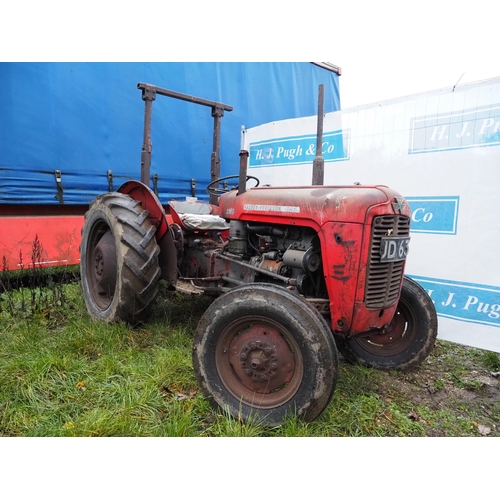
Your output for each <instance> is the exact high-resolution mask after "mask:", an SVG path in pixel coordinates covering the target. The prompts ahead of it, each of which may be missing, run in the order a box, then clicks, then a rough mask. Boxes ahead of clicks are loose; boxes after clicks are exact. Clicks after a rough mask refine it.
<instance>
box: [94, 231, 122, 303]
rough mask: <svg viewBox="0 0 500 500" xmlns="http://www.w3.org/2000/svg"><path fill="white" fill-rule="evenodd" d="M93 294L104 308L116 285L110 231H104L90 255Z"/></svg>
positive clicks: (115, 270)
mask: <svg viewBox="0 0 500 500" xmlns="http://www.w3.org/2000/svg"><path fill="white" fill-rule="evenodd" d="M90 264H91V273H92V278H93V279H92V281H93V291H92V293H93V295H94V298H95V299H96V303H97V304H98V305H99V306H100V307H102V308H105V307H107V306H108V305H109V303H110V301H111V300H112V298H113V296H114V293H115V287H116V273H117V265H116V247H115V242H114V238H113V234H112V233H111V231H106V233H104V235H103V236H102V238H101V239H100V240H99V242H98V243H97V245H96V246H95V247H94V250H93V251H92V254H91V256H90Z"/></svg>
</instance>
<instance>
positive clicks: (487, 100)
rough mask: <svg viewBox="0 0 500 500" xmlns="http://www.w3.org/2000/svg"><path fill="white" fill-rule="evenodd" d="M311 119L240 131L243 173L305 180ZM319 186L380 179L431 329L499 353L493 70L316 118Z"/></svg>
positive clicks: (497, 95)
mask: <svg viewBox="0 0 500 500" xmlns="http://www.w3.org/2000/svg"><path fill="white" fill-rule="evenodd" d="M316 128H317V118H316V117H315V116H313V117H307V118H299V119H293V120H284V121H278V122H272V123H267V124H265V125H261V126H259V127H254V128H251V129H248V130H246V132H245V134H244V136H245V149H247V150H248V151H249V152H250V158H249V174H250V175H254V176H256V177H259V178H260V181H261V184H270V185H273V186H298V185H310V184H311V177H312V161H313V159H314V157H315V156H316V151H315V146H316ZM322 149H323V150H322V154H323V157H324V159H325V185H330V186H335V185H336V186H338V185H352V184H354V183H357V182H359V183H361V184H363V185H376V184H385V185H387V186H389V187H391V188H393V189H396V190H397V191H399V192H400V193H401V194H402V195H403V196H405V197H406V199H407V200H408V201H409V203H410V206H411V209H412V225H411V236H412V240H411V244H410V252H409V256H408V261H407V266H406V274H407V275H408V276H410V277H413V278H414V279H415V280H416V281H418V282H419V283H420V284H421V285H422V286H423V287H424V288H425V289H426V290H427V292H428V293H429V294H430V296H431V298H432V299H433V300H434V303H435V305H436V310H437V313H438V316H439V337H440V338H442V339H447V340H451V341H454V342H458V343H461V344H465V345H469V346H474V347H478V348H482V349H488V350H491V351H495V352H500V258H499V246H500V245H499V243H500V236H499V235H500V233H499V229H500V210H499V208H500V207H499V206H498V205H497V201H500V190H499V187H500V175H499V171H498V170H497V169H500V78H495V79H492V80H485V81H482V82H477V83H473V84H467V85H462V86H458V87H456V88H455V89H452V88H450V89H443V90H437V91H433V92H428V93H423V94H417V95H414V96H408V97H405V98H399V99H393V100H389V101H384V102H380V103H375V104H370V105H367V106H361V107H356V108H351V109H347V110H343V111H338V112H335V113H327V114H326V115H325V117H324V132H323V148H322Z"/></svg>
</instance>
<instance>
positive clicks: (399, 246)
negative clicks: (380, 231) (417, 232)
mask: <svg viewBox="0 0 500 500" xmlns="http://www.w3.org/2000/svg"><path fill="white" fill-rule="evenodd" d="M409 244H410V238H409V237H407V236H383V237H382V239H381V242H380V262H398V261H400V260H405V259H406V256H407V255H408V247H409Z"/></svg>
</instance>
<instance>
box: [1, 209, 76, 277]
mask: <svg viewBox="0 0 500 500" xmlns="http://www.w3.org/2000/svg"><path fill="white" fill-rule="evenodd" d="M82 226H83V216H80V215H68V216H38V217H34V216H25V217H22V216H20V217H0V266H1V268H4V263H5V264H6V266H7V269H8V270H18V269H21V268H22V267H24V268H26V267H32V266H33V264H35V265H41V266H44V267H45V266H67V265H72V264H79V263H80V243H81V230H82ZM37 242H38V244H39V245H40V246H39V247H38V248H39V250H38V251H37ZM4 259H5V260H4Z"/></svg>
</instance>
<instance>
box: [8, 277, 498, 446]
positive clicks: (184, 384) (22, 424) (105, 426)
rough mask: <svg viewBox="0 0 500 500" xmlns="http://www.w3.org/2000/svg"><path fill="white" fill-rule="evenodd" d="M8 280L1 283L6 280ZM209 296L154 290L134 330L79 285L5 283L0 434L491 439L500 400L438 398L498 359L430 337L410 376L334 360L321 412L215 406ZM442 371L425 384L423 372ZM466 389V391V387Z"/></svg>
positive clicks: (465, 386) (474, 384) (477, 387)
mask: <svg viewBox="0 0 500 500" xmlns="http://www.w3.org/2000/svg"><path fill="white" fill-rule="evenodd" d="M3 283H4V284H5V281H4V282H3ZM210 300H211V299H210V298H207V297H195V298H192V297H191V298H189V297H184V296H181V295H179V294H176V293H172V292H167V291H165V290H162V292H161V294H160V297H159V299H158V300H157V303H156V305H155V308H154V314H153V315H152V317H151V318H150V320H149V321H148V323H147V324H145V325H143V326H142V327H140V328H135V329H131V328H129V327H128V326H127V325H125V324H113V325H108V324H104V323H98V322H93V321H91V320H90V319H89V317H88V315H87V312H86V309H85V306H84V302H83V298H82V294H81V289H80V284H79V283H78V282H72V283H68V284H58V285H57V286H52V288H50V287H45V288H35V289H34V290H32V289H26V288H21V289H12V288H10V289H7V287H5V286H4V289H3V293H2V294H1V295H0V435H1V436H169V437H207V436H225V437H257V436H272V437H318V436H323V437H329V436H336V437H338V436H477V435H478V424H484V425H488V426H489V427H490V429H491V433H490V435H491V436H499V435H500V432H499V431H500V424H499V420H500V419H499V415H500V405H499V402H498V400H494V399H493V400H492V401H489V400H486V399H483V400H481V403H480V404H479V403H474V401H471V402H468V401H467V400H460V399H453V398H451V399H449V400H447V399H446V398H443V399H442V400H440V401H439V404H438V403H435V402H433V401H431V400H429V399H428V398H422V397H419V395H422V394H426V395H428V394H429V393H430V394H432V396H433V397H438V396H439V395H440V394H441V393H443V391H446V390H451V389H453V390H455V391H459V392H458V394H462V393H460V391H466V392H467V394H469V393H471V394H476V393H477V394H479V395H480V394H481V391H484V389H485V388H484V387H483V385H484V384H483V383H482V382H481V381H478V380H476V379H474V378H471V377H470V370H469V368H468V366H469V365H470V363H474V366H475V367H476V368H477V367H479V368H482V369H484V371H485V372H487V370H497V369H498V356H497V355H496V354H494V353H486V352H485V351H481V350H478V349H470V348H465V347H463V346H458V345H456V344H451V343H448V342H438V344H437V346H436V348H435V350H434V352H433V354H432V355H431V357H430V358H429V359H428V360H427V361H426V362H425V363H424V364H423V365H422V367H421V369H419V370H417V372H415V373H414V374H400V373H396V372H393V373H385V372H379V371H376V370H372V369H368V368H364V367H362V366H352V365H349V364H347V363H345V362H343V361H342V362H341V363H340V366H339V377H338V383H337V388H336V391H335V394H334V396H333V399H332V401H331V403H330V404H329V405H328V407H327V408H326V410H325V411H324V412H323V413H322V414H321V415H320V417H319V418H318V419H316V420H315V421H313V422H309V423H306V422H303V421H302V420H300V419H297V418H295V417H293V416H290V418H288V419H287V420H286V421H285V423H284V425H282V426H280V427H276V428H271V429H269V428H264V427H262V426H261V425H259V423H258V422H253V421H252V420H250V421H247V422H242V421H240V420H238V419H236V418H234V417H231V416H230V414H229V413H228V412H227V411H225V410H224V409H220V410H214V409H212V408H211V407H210V405H209V404H208V402H207V400H206V399H205V398H204V397H203V396H202V395H201V393H200V391H199V389H198V386H197V383H196V379H195V375H194V372H193V367H192V361H191V343H192V337H193V333H194V329H195V327H196V324H197V322H198V319H199V317H200V316H201V314H202V313H203V311H204V310H205V309H206V307H207V306H208V304H209V303H210ZM437 366H439V367H441V366H444V367H445V371H444V372H443V373H442V376H440V377H437V378H436V377H434V378H431V382H429V383H428V385H427V386H426V385H425V383H426V382H424V379H425V375H426V373H427V371H428V370H434V369H436V367H437ZM463 394H465V392H464V393H463Z"/></svg>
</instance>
